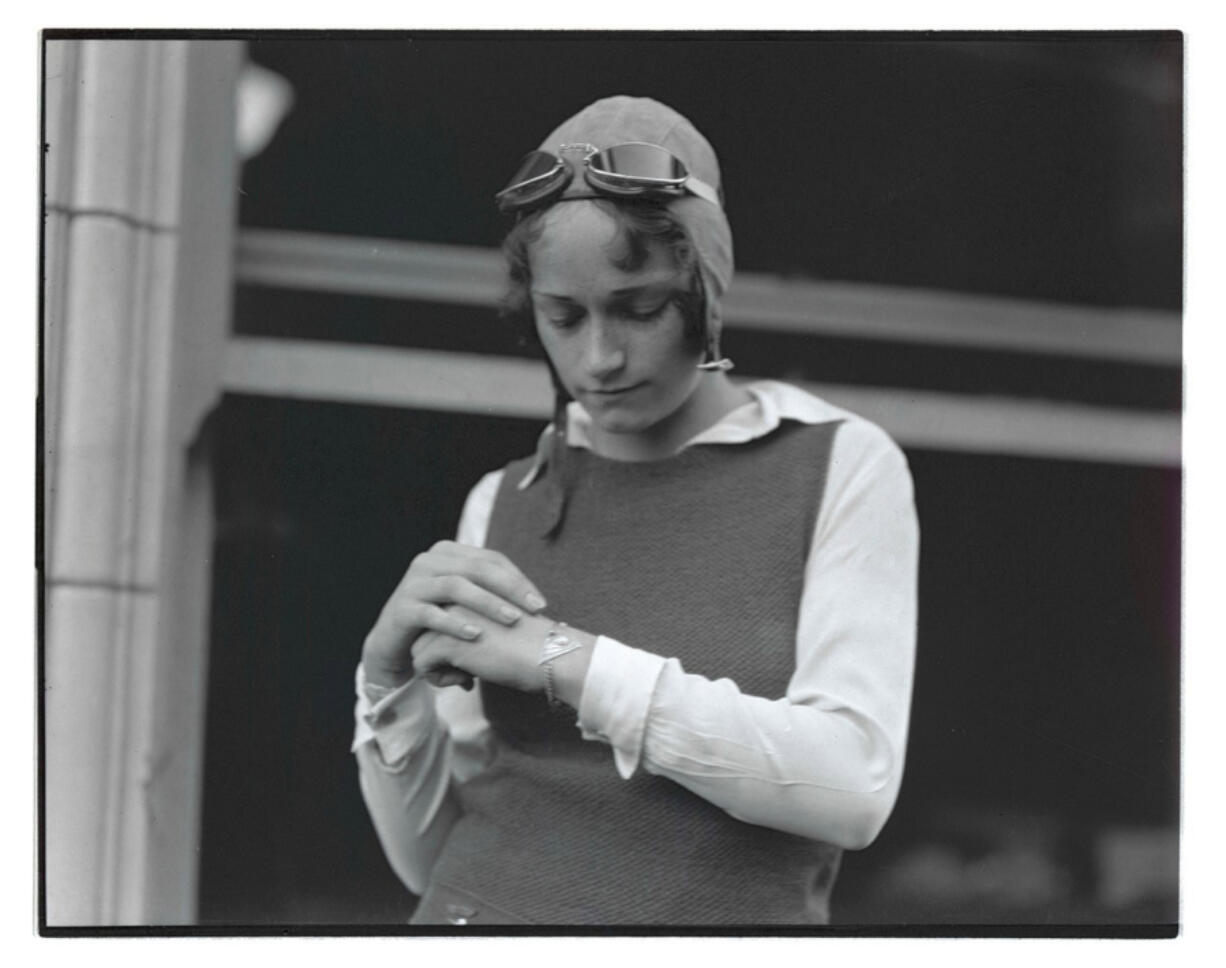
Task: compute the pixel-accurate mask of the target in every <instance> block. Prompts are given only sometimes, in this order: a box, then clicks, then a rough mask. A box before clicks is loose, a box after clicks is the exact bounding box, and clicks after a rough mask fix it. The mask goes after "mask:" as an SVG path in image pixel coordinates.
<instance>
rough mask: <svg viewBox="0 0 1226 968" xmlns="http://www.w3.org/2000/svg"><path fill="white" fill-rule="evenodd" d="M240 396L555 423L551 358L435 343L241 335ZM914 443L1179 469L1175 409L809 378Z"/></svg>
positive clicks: (231, 375)
mask: <svg viewBox="0 0 1226 968" xmlns="http://www.w3.org/2000/svg"><path fill="white" fill-rule="evenodd" d="M223 384H224V387H225V389H226V390H228V391H230V392H233V393H242V394H255V395H260V396H275V397H283V398H290V399H301V400H323V401H330V402H339V403H358V404H368V405H382V406H393V407H407V408H412V409H424V410H445V411H455V412H460V413H471V414H484V415H488V416H501V417H522V418H531V419H540V420H545V419H548V417H549V414H550V405H551V391H550V384H549V378H548V376H547V374H546V371H545V367H544V364H542V363H538V362H534V361H532V360H525V359H516V358H510V357H498V356H487V355H479V354H469V353H445V352H439V351H434V350H418V349H401V348H393V347H383V346H356V345H351V344H344V343H327V342H315V341H305V340H286V339H265V338H254V337H234V338H232V339H231V340H230V343H229V347H228V355H227V358H226V365H225V375H224V380H223ZM805 386H806V388H807V389H809V390H811V391H812V392H814V393H817V394H818V395H819V396H821V397H823V398H825V399H827V400H829V401H830V402H831V403H834V404H836V405H838V406H842V407H846V408H847V409H849V410H852V411H854V412H855V413H859V414H862V415H863V416H865V417H867V418H868V419H870V420H872V421H874V422H876V423H878V424H880V425H881V426H882V427H884V428H885V429H886V430H887V431H888V432H889V433H890V434H891V435H892V436H893V437H894V438H895V439H896V440H898V441H899V443H900V444H902V445H904V446H909V447H920V448H931V449H936V450H948V451H964V452H974V453H994V454H1014V455H1021V456H1028V457H1048V458H1058V459H1068V460H1086V461H1102V462H1108V463H1123V464H1142V465H1153V466H1178V465H1179V463H1180V419H1179V416H1178V415H1177V414H1166V413H1153V412H1145V411H1134V410H1127V411H1125V410H1112V409H1107V408H1102V407H1092V406H1086V405H1080V404H1069V403H1054V402H1044V401H1031V400H1018V399H1011V398H1000V397H984V396H968V395H956V394H950V393H935V392H930V391H919V390H905V389H897V388H884V387H863V386H843V385H827V384H805Z"/></svg>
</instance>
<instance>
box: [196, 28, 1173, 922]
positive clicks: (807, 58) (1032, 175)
mask: <svg viewBox="0 0 1226 968" xmlns="http://www.w3.org/2000/svg"><path fill="white" fill-rule="evenodd" d="M250 51H251V56H252V58H253V59H254V60H255V61H257V62H258V63H260V64H262V65H265V66H267V67H269V68H271V69H273V70H275V71H277V72H278V73H280V74H282V75H283V76H285V77H286V78H288V79H289V80H290V81H291V82H292V83H293V85H294V88H295V92H296V95H297V101H296V105H295V108H294V110H293V112H292V113H291V114H290V116H289V117H288V118H287V120H286V121H285V123H284V125H283V127H282V129H281V130H280V132H279V133H278V135H277V137H276V138H275V139H274V141H273V142H272V144H271V145H270V146H269V148H268V149H267V150H266V151H265V152H264V153H263V154H261V155H259V156H258V157H256V158H255V159H253V160H252V161H250V162H249V163H248V164H247V165H246V166H245V168H244V171H243V178H242V198H241V221H242V224H243V225H244V226H252V227H264V228H278V229H297V230H303V231H312V232H329V233H340V234H351V235H360V236H384V237H390V238H407V239H420V240H429V241H438V242H452V243H462V244H470V245H482V246H493V245H496V244H497V242H498V241H499V238H500V235H501V232H502V231H503V229H504V228H505V224H504V223H503V222H502V220H501V218H500V217H499V216H498V215H497V213H496V212H495V211H494V208H493V205H492V204H491V201H492V196H493V193H494V192H495V191H497V190H498V189H499V188H501V187H502V184H503V182H504V181H505V179H506V177H507V175H508V174H509V172H510V170H511V169H512V167H513V166H514V163H515V161H516V160H517V159H518V157H519V156H520V155H521V154H523V153H524V152H525V151H527V150H529V149H530V148H533V147H535V146H536V145H537V143H538V142H539V141H540V140H541V138H543V136H544V135H545V134H547V133H548V131H549V130H551V129H552V128H553V127H554V126H555V125H556V124H557V123H558V122H559V121H560V120H562V119H563V118H564V117H566V116H568V115H569V114H570V113H572V112H573V111H575V110H577V109H578V108H579V107H581V106H583V105H584V104H586V103H588V102H589V101H591V100H594V99H595V98H597V97H600V96H604V95H607V94H610V93H632V94H648V95H650V96H654V97H657V98H659V99H660V100H663V101H665V102H667V103H669V104H671V105H673V106H674V107H676V108H678V109H679V110H681V111H682V112H683V113H685V114H687V115H688V116H689V117H690V118H691V119H692V120H693V121H694V122H695V124H696V125H697V126H698V127H699V129H700V130H702V131H703V132H704V133H705V134H706V135H707V136H708V138H709V139H710V140H711V142H712V143H713V144H714V145H715V146H716V149H717V150H718V151H719V153H720V158H721V163H722V165H723V169H724V178H725V183H726V194H727V198H728V212H729V218H730V221H731V223H732V226H733V231H734V234H735V240H736V245H737V258H738V265H739V267H740V268H742V269H744V270H749V271H756V272H770V273H777V274H789V275H803V276H806V277H811V278H830V279H838V280H846V281H856V282H862V283H866V284H875V285H906V286H917V287H925V288H934V289H948V290H959V291H964V292H977V293H985V294H995V295H1003V296H1010V297H1019V298H1026V299H1029V300H1035V301H1040V302H1041V301H1059V302H1070V303H1084V304H1094V305H1099V306H1119V307H1148V308H1154V309H1163V310H1171V311H1177V310H1179V308H1180V305H1181V287H1182V278H1181V236H1182V224H1181V208H1182V197H1181V162H1182V154H1181V141H1180V137H1181V134H1180V132H1181V124H1182V118H1181V98H1182V91H1181V74H1182V53H1181V44H1180V41H1179V38H1178V37H1176V36H1172V35H1161V36H1140V35H1127V36H1123V35H1093V36H1086V35H1082V36H1080V37H1075V38H1073V37H1068V36H1061V37H1051V36H1045V35H1024V36H1015V37H1012V38H1004V39H1002V38H994V39H992V40H990V41H989V40H986V39H984V38H977V39H965V38H951V37H949V36H943V37H939V38H937V39H934V38H932V37H928V36H921V35H910V36H908V37H906V38H898V37H891V38H883V37H872V38H866V37H856V38H848V37H841V38H825V37H814V36H809V35H789V36H787V37H786V38H779V37H773V38H764V37H762V36H754V37H743V36H723V35H720V36H706V37H704V38H703V39H697V40H696V39H693V38H688V39H681V38H677V37H672V36H668V35H654V36H651V37H634V38H624V37H623V38H619V39H610V38H609V37H607V36H604V37H601V38H599V39H590V38H585V39H576V38H573V37H570V38H557V37H553V36H551V35H536V36H525V35H510V36H497V37H493V36H489V35H486V36H483V37H477V38H474V37H471V36H463V37H459V36H453V35H422V36H419V37H414V38H411V39H410V38H401V39H397V40H389V39H386V38H384V39H380V40H375V41H372V40H369V39H357V38H353V39H349V40H343V39H342V40H338V39H330V40H319V39H315V40H304V39H301V38H297V39H292V40H289V39H284V38H281V39H275V40H274V39H261V40H258V41H254V42H252V43H251V45H250ZM236 295H237V299H236V315H235V330H236V332H238V333H243V334H259V335H272V336H287V337H295V338H308V339H326V340H343V341H347V342H364V343H382V344H389V345H409V346H426V347H433V348H446V349H459V350H466V351H470V352H490V353H503V354H517V353H521V352H524V351H523V350H521V349H520V348H518V347H517V346H516V345H515V343H514V340H513V338H512V337H511V336H510V335H509V334H508V333H506V332H505V330H504V329H503V328H502V327H501V326H500V324H499V322H498V320H497V319H496V317H495V316H494V314H493V313H492V312H488V311H483V310H474V309H465V308H460V307H451V306H441V305H428V304H418V303H405V302H394V301H390V300H381V299H369V298H354V297H347V296H341V295H322V294H314V293H310V294H303V293H292V292H287V291H281V290H276V289H264V288H257V287H254V286H245V287H240V289H239V291H238V293H237V294H236ZM727 349H728V350H729V351H730V355H732V356H733V357H734V358H736V359H737V361H738V366H739V370H740V371H741V372H744V373H746V374H750V375H755V376H785V377H789V378H799V379H811V380H829V381H832V382H841V383H861V384H868V385H879V386H893V387H916V388H922V389H934V390H942V391H947V392H955V393H960V394H967V395H974V394H988V393H991V394H997V395H999V394H1005V395H1011V396H1019V397H1031V398H1042V399H1057V400H1070V401H1077V402H1082V403H1091V404H1097V405H1102V406H1111V407H1116V408H1119V407H1125V408H1137V409H1144V410H1163V411H1168V412H1176V411H1178V409H1179V407H1180V402H1181V383H1180V374H1179V372H1178V370H1177V369H1174V368H1169V367H1153V366H1144V365H1137V364H1129V365H1120V364H1113V363H1103V362H1090V361H1080V360H1069V359H1057V358H1052V357H1045V356H1041V355H1028V354H1019V353H996V352H985V351H979V350H958V349H943V348H933V347H911V346H903V345H884V344H878V343H874V342H869V341H858V340H854V339H829V338H821V337H802V336H782V335H779V336H767V335H765V334H762V333H753V334H750V333H747V332H737V331H731V332H729V334H728V337H727ZM538 430H539V425H538V424H535V423H533V422H531V421H518V420H501V419H491V418H484V417H475V416H465V415H458V414H440V413H422V412H411V411H404V410H396V409H391V408H374V407H359V406H345V405H336V404H324V403H302V402H289V401H278V400H266V399H257V398H253V397H238V396H230V397H228V398H227V399H226V401H225V403H224V405H223V407H222V409H221V411H220V413H219V414H218V415H217V418H216V420H215V423H214V433H213V441H214V447H215V452H216V457H217V462H216V466H217V484H218V497H217V512H218V535H217V545H216V557H215V570H214V609H213V620H212V622H213V628H212V633H213V639H212V641H213V647H212V652H211V661H212V668H211V671H210V693H209V710H208V715H209V724H208V740H207V742H208V747H207V751H206V757H207V763H206V790H205V811H204V841H203V845H202V872H201V885H200V886H201V917H202V920H203V921H204V922H206V923H231V924H269V923H273V924H276V923H285V924H304V923H305V924H309V923H402V922H403V920H404V919H405V918H406V917H407V916H408V913H409V911H410V910H411V906H412V898H411V896H410V895H408V894H407V892H406V891H405V890H404V889H403V888H402V887H401V886H400V885H399V883H398V882H397V881H396V879H395V878H394V876H393V875H392V874H391V873H390V871H389V870H388V868H387V866H386V863H385V862H384V861H383V859H382V855H381V853H380V852H379V849H378V845H377V843H376V841H375V838H374V834H373V830H372V829H371V827H370V823H369V820H368V818H367V817H366V814H365V811H364V808H363V806H362V804H361V800H360V797H359V794H358V791H357V783H356V773H355V768H354V765H353V763H352V759H351V757H349V755H348V753H347V749H348V745H349V741H350V738H351V735H352V702H353V699H352V696H353V692H352V677H353V670H354V666H355V664H356V661H357V658H358V652H359V649H360V645H361V641H362V638H363V636H364V634H365V632H366V630H367V628H368V627H369V625H370V623H371V621H372V620H373V618H374V616H375V614H376V613H377V611H378V609H379V607H380V605H381V604H382V602H383V600H384V599H385V597H386V596H387V594H388V593H389V592H390V590H391V588H392V587H393V586H394V584H395V582H396V581H397V579H398V578H399V576H400V574H401V572H402V571H403V569H404V568H405V567H406V566H407V563H408V561H409V559H410V558H411V557H412V555H413V554H414V553H416V551H418V550H420V549H421V548H423V547H425V546H426V545H428V544H429V543H431V542H432V541H434V540H437V539H438V538H441V537H444V536H448V535H450V534H451V532H452V531H453V529H454V526H455V521H456V519H457V517H458V513H459V509H460V506H461V503H462V501H463V498H464V496H465V493H466V491H467V488H468V487H469V486H471V484H472V483H474V482H475V481H476V479H477V478H478V477H479V476H480V474H481V473H483V472H484V471H486V470H489V469H491V468H492V467H496V466H499V465H500V464H502V463H504V462H505V461H506V460H508V459H510V458H512V457H516V456H520V455H522V454H523V453H524V452H526V451H527V450H529V449H530V448H531V446H532V445H533V443H534V440H535V436H536V434H537V432H538ZM907 456H908V459H909V461H910V463H911V468H912V472H913V475H914V477H915V483H916V500H917V505H918V510H919V514H920V522H921V528H922V532H923V540H922V560H921V588H920V594H921V598H920V605H921V613H920V629H919V653H918V665H917V670H916V687H915V697H914V707H913V709H914V711H913V717H912V729H911V737H910V746H909V750H908V765H907V775H906V779H905V781H904V784H903V791H902V795H901V797H900V800H899V804H898V807H897V809H896V811H895V815H894V817H893V818H892V820H891V821H890V823H889V824H888V825H887V827H886V830H885V832H884V833H883V835H882V837H881V838H880V840H879V841H878V843H877V844H876V845H874V846H873V847H872V848H870V849H869V850H867V851H864V852H860V853H856V854H849V855H848V856H847V858H846V859H845V862H844V866H845V870H844V874H843V877H842V878H841V881H840V885H839V888H838V889H836V894H835V917H836V920H840V921H843V922H845V923H847V922H852V923H861V922H865V923H931V922H940V923H970V922H984V921H986V922H990V923H1037V924H1059V923H1086V922H1088V923H1108V922H1132V923H1136V922H1156V921H1171V920H1173V919H1174V917H1175V906H1174V905H1175V898H1174V896H1173V895H1160V896H1154V895H1152V894H1151V895H1149V896H1143V897H1138V898H1135V899H1133V900H1132V901H1130V902H1127V903H1111V904H1109V903H1106V901H1104V898H1106V897H1109V896H1110V893H1111V891H1110V887H1111V885H1110V883H1108V878H1109V877H1110V873H1109V871H1107V869H1106V868H1105V867H1104V864H1103V862H1102V853H1101V847H1102V845H1103V844H1104V843H1106V841H1107V840H1108V839H1109V838H1110V837H1111V836H1113V835H1114V834H1117V833H1119V832H1121V831H1124V832H1129V831H1131V832H1138V831H1139V832H1140V835H1141V837H1142V839H1144V837H1145V836H1150V835H1156V836H1159V837H1161V835H1162V834H1163V833H1164V832H1170V831H1173V830H1174V829H1175V826H1176V824H1177V821H1178V765H1179V701H1178V700H1179V692H1178V688H1179V686H1178V683H1179V584H1178V577H1179V537H1180V531H1179V528H1180V518H1179V515H1180V475H1179V472H1178V471H1177V470H1176V469H1171V468H1144V467H1132V466H1123V465H1112V464H1102V463H1089V462H1079V461H1055V460H1038V459H1023V458H1015V457H1008V456H991V455H971V454H961V453H952V452H937V451H930V450H919V449H915V448H908V449H907ZM1172 849H1173V848H1172Z"/></svg>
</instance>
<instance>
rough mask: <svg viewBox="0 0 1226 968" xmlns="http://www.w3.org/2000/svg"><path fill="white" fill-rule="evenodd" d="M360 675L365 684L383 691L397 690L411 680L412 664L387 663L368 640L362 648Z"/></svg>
mask: <svg viewBox="0 0 1226 968" xmlns="http://www.w3.org/2000/svg"><path fill="white" fill-rule="evenodd" d="M362 675H363V676H364V677H365V679H366V681H367V683H369V684H370V685H372V686H378V687H380V688H384V689H399V688H400V687H401V686H403V685H404V684H405V683H406V682H408V681H409V680H410V679H412V678H413V664H412V662H411V661H410V662H409V664H408V666H407V667H406V666H405V665H404V664H403V663H397V662H392V661H388V660H387V659H385V658H383V657H382V656H380V655H379V653H378V650H377V649H376V648H373V647H372V645H371V642H370V640H369V639H367V641H366V643H365V645H363V647H362Z"/></svg>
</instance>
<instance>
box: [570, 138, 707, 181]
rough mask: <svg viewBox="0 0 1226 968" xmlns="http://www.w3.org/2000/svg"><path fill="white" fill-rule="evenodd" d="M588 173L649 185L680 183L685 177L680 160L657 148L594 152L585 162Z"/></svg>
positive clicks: (634, 146) (627, 146) (626, 146)
mask: <svg viewBox="0 0 1226 968" xmlns="http://www.w3.org/2000/svg"><path fill="white" fill-rule="evenodd" d="M589 164H590V167H591V169H592V171H593V172H594V173H596V174H598V175H600V176H601V177H609V176H613V177H617V178H626V179H639V180H647V181H649V182H666V183H673V182H681V181H684V180H685V176H686V174H687V172H686V169H685V165H683V164H682V163H681V160H680V159H678V158H675V157H673V155H672V154H670V153H669V152H667V151H665V150H664V149H663V148H661V147H659V146H658V145H649V144H638V143H631V144H624V145H614V146H613V147H612V148H606V149H604V150H603V151H598V152H596V154H595V155H594V156H593V157H592V159H591V161H590V162H589Z"/></svg>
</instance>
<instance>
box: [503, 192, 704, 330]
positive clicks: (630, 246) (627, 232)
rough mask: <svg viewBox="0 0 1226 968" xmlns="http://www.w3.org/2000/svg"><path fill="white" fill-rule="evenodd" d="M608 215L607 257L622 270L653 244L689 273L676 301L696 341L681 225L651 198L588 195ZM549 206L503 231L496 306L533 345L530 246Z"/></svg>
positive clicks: (694, 274) (693, 284) (635, 264)
mask: <svg viewBox="0 0 1226 968" xmlns="http://www.w3.org/2000/svg"><path fill="white" fill-rule="evenodd" d="M590 201H592V202H593V203H594V204H596V205H597V206H599V208H600V209H601V210H602V211H603V212H605V214H607V215H609V216H610V217H611V218H612V219H613V221H614V223H615V224H616V226H617V238H616V243H617V246H618V248H617V249H615V250H614V251H613V253H612V254H611V256H610V261H611V262H612V264H613V265H614V266H616V267H617V268H618V269H621V270H622V271H624V272H634V271H636V270H638V269H641V268H642V267H643V266H644V265H646V263H647V260H648V259H649V258H650V256H651V247H652V245H654V244H660V245H663V246H664V248H665V249H666V250H667V251H668V253H669V254H670V255H671V257H672V260H673V264H674V265H675V266H676V267H677V268H678V269H679V270H681V271H682V272H683V273H686V274H687V275H688V277H689V283H690V284H689V286H688V288H686V289H683V290H681V291H680V292H679V293H678V294H677V296H676V298H675V300H674V301H675V303H676V305H677V307H678V308H679V309H680V310H681V318H682V319H683V320H684V322H685V335H686V336H688V337H690V338H692V339H694V340H701V339H702V338H703V337H704V335H705V331H706V305H705V299H704V297H703V289H702V280H701V276H700V275H699V269H698V258H697V256H696V254H695V252H694V247H693V245H692V244H691V243H690V238H689V236H688V235H687V234H686V231H685V227H684V226H683V225H682V224H681V222H680V221H679V220H678V219H677V217H676V216H675V215H673V213H672V212H670V211H669V210H668V208H667V206H665V205H661V204H660V203H659V202H655V201H650V200H629V201H619V202H614V201H612V200H610V199H605V198H596V199H590ZM549 211H550V209H549V208H542V209H538V210H537V211H535V212H531V213H529V214H527V215H525V216H523V217H522V218H520V219H519V221H518V222H516V223H515V225H514V226H513V227H512V229H511V231H510V232H508V233H507V237H506V238H505V239H504V240H503V243H502V252H503V255H504V256H505V257H506V261H507V287H506V291H505V293H504V294H503V297H502V301H501V304H500V306H499V309H500V312H501V314H502V315H503V316H504V317H506V318H508V319H509V320H510V321H511V322H512V323H513V324H514V325H515V326H516V328H517V329H518V330H519V335H520V339H521V340H523V341H524V342H525V343H526V344H528V345H532V346H537V345H539V343H540V341H539V339H538V337H537V332H536V321H535V317H534V314H533V310H532V292H531V290H532V268H531V263H530V254H531V249H532V246H533V245H534V244H536V242H538V241H539V240H540V237H541V233H542V232H543V231H544V226H545V216H546V214H547V213H548V212H549Z"/></svg>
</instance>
